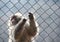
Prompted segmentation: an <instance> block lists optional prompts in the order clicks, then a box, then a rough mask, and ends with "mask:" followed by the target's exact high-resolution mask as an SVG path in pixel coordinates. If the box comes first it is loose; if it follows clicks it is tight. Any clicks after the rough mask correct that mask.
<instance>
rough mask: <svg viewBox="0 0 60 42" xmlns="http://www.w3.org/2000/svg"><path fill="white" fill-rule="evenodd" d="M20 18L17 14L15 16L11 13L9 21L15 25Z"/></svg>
mask: <svg viewBox="0 0 60 42" xmlns="http://www.w3.org/2000/svg"><path fill="white" fill-rule="evenodd" d="M20 20H21V18H18V16H16V15H13V16H12V17H11V22H12V24H13V25H16V24H17V23H18V22H19V21H20Z"/></svg>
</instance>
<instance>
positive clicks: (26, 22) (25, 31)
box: [8, 12, 37, 42]
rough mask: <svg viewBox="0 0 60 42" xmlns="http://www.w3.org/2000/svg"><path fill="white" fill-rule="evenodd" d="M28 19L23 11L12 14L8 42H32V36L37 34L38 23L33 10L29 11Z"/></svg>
mask: <svg viewBox="0 0 60 42" xmlns="http://www.w3.org/2000/svg"><path fill="white" fill-rule="evenodd" d="M28 14H29V15H28V17H29V18H28V19H25V18H24V17H23V16H22V14H21V13H16V14H15V15H13V16H11V18H10V20H9V22H8V26H9V29H8V31H9V40H8V42H32V40H31V39H32V38H33V37H34V36H35V35H36V34H37V25H36V23H35V20H34V16H33V14H32V13H31V12H29V13H28Z"/></svg>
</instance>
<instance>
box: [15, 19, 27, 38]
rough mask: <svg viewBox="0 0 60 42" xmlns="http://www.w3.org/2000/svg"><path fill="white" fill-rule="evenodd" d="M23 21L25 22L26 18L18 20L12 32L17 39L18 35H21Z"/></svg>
mask: <svg viewBox="0 0 60 42" xmlns="http://www.w3.org/2000/svg"><path fill="white" fill-rule="evenodd" d="M25 23H26V19H23V21H22V22H20V21H19V22H18V24H17V26H16V29H15V33H14V37H15V39H18V38H19V36H20V35H21V33H22V30H23V26H24V24H25Z"/></svg>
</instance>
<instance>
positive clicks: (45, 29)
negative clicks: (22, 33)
mask: <svg viewBox="0 0 60 42" xmlns="http://www.w3.org/2000/svg"><path fill="white" fill-rule="evenodd" d="M16 12H20V13H22V14H23V16H28V12H32V13H33V14H34V15H35V17H36V18H35V20H36V21H37V22H38V24H39V28H40V32H39V35H38V36H37V39H35V42H60V0H0V42H8V39H9V35H8V28H9V27H8V25H7V21H8V20H9V18H10V17H11V15H12V14H15V13H16Z"/></svg>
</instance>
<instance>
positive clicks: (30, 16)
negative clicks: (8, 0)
mask: <svg viewBox="0 0 60 42" xmlns="http://www.w3.org/2000/svg"><path fill="white" fill-rule="evenodd" d="M29 19H30V20H34V17H33V14H32V13H30V12H29Z"/></svg>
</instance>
